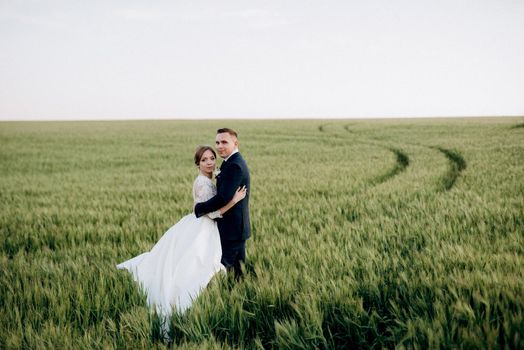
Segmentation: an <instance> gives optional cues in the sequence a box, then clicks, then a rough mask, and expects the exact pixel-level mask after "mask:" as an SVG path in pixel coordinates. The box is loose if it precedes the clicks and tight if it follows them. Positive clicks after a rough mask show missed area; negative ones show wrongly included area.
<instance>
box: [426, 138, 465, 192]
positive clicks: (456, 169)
mask: <svg viewBox="0 0 524 350" xmlns="http://www.w3.org/2000/svg"><path fill="white" fill-rule="evenodd" d="M430 148H434V149H437V150H439V151H440V152H441V153H443V154H444V155H445V156H446V158H448V161H449V169H448V171H447V172H446V173H445V174H444V176H443V178H442V185H441V188H440V189H441V190H443V191H449V190H450V189H451V188H452V187H453V186H454V185H455V182H456V181H457V179H458V177H459V176H460V175H461V173H462V172H463V171H464V169H466V166H467V164H466V160H465V159H464V157H463V156H462V154H460V153H459V152H458V151H456V150H451V149H446V148H443V147H438V146H437V147H430Z"/></svg>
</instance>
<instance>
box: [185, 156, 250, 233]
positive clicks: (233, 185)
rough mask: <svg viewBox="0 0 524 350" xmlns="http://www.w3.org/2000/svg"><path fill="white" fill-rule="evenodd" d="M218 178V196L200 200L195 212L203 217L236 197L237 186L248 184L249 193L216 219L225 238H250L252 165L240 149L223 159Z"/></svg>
mask: <svg viewBox="0 0 524 350" xmlns="http://www.w3.org/2000/svg"><path fill="white" fill-rule="evenodd" d="M216 179H217V194H216V196H214V197H213V198H211V199H210V200H208V201H207V202H202V203H197V205H196V206H195V214H196V216H197V217H200V216H202V215H205V214H207V213H210V212H213V211H215V210H218V209H220V208H222V207H223V206H224V205H226V204H227V203H228V202H229V201H230V200H231V199H232V198H233V196H234V194H235V191H236V190H237V188H238V187H240V186H244V185H245V186H246V188H247V195H246V197H245V198H244V199H243V200H241V201H240V202H238V203H237V204H235V206H233V208H231V209H229V210H228V211H226V212H225V213H224V215H222V218H219V219H216V220H217V225H218V231H219V232H220V240H221V241H222V242H224V241H240V240H246V239H248V238H249V237H250V236H251V223H250V220H249V193H250V189H251V188H250V179H249V169H248V168H247V164H246V161H245V160H244V158H242V155H241V154H240V153H238V152H237V153H235V154H233V155H231V157H229V159H228V160H227V162H223V163H222V166H221V167H220V174H218V176H217V178H216Z"/></svg>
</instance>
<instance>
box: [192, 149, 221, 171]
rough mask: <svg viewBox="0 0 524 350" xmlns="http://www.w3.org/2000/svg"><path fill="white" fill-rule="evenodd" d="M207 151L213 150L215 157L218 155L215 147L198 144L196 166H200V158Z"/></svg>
mask: <svg viewBox="0 0 524 350" xmlns="http://www.w3.org/2000/svg"><path fill="white" fill-rule="evenodd" d="M205 151H211V153H213V155H214V156H215V158H216V157H217V154H216V153H215V150H214V149H213V147H211V146H208V145H203V146H198V147H197V149H196V151H195V164H196V166H198V165H199V164H200V159H202V155H203V154H204V152H205Z"/></svg>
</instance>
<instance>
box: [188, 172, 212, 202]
mask: <svg viewBox="0 0 524 350" xmlns="http://www.w3.org/2000/svg"><path fill="white" fill-rule="evenodd" d="M216 194H217V188H216V186H215V184H214V183H213V182H212V181H211V179H210V178H208V177H206V176H204V175H198V176H197V178H196V179H195V182H193V202H194V203H195V204H196V203H201V202H205V201H207V200H209V199H211V198H213V197H214V196H215V195H216Z"/></svg>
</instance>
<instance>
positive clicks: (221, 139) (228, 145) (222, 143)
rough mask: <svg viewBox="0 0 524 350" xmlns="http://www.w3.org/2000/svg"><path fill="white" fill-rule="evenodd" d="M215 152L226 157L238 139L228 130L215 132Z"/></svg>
mask: <svg viewBox="0 0 524 350" xmlns="http://www.w3.org/2000/svg"><path fill="white" fill-rule="evenodd" d="M216 146H217V153H218V155H219V156H220V157H222V158H224V159H225V158H227V157H229V156H230V155H231V153H232V152H233V151H234V150H235V148H237V146H238V140H237V138H236V137H235V136H233V135H230V134H229V133H228V132H224V133H221V134H217V137H216Z"/></svg>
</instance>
